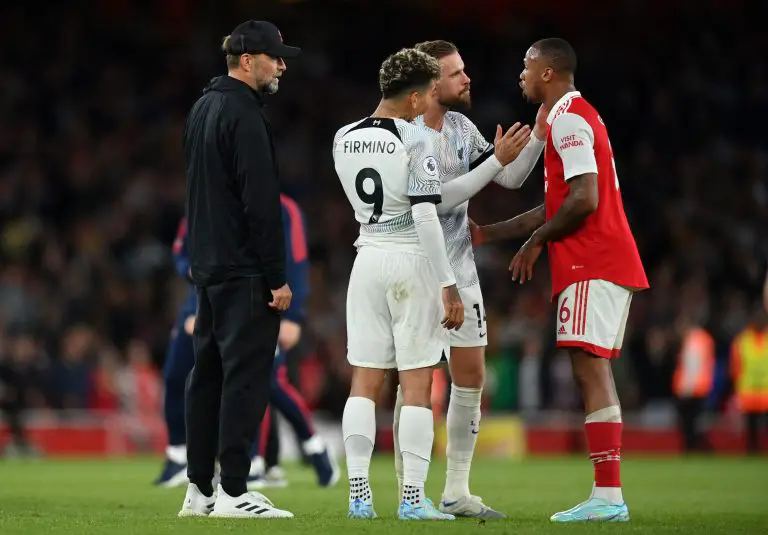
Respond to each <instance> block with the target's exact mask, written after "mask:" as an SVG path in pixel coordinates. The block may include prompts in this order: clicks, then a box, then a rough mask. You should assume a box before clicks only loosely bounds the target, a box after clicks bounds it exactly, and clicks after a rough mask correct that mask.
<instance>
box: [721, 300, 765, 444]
mask: <svg viewBox="0 0 768 535" xmlns="http://www.w3.org/2000/svg"><path fill="white" fill-rule="evenodd" d="M730 368H731V375H732V376H733V382H734V385H735V393H736V404H737V406H738V408H739V411H741V413H742V414H744V423H745V428H746V439H747V451H749V452H750V453H756V452H757V451H758V450H759V449H760V431H761V430H760V428H761V426H762V427H764V428H768V315H767V314H766V311H765V310H763V308H762V307H760V306H755V310H754V313H753V316H752V318H751V320H750V323H749V325H748V326H747V327H746V328H745V329H744V330H743V331H742V332H740V333H739V334H738V336H736V339H735V340H734V341H733V345H732V347H731V366H730Z"/></svg>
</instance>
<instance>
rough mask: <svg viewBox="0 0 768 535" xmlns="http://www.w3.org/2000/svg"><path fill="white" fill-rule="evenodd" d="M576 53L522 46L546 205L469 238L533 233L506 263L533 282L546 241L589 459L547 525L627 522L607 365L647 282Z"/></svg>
mask: <svg viewBox="0 0 768 535" xmlns="http://www.w3.org/2000/svg"><path fill="white" fill-rule="evenodd" d="M575 71H576V53H575V52H574V51H573V48H571V46H570V45H569V44H568V43H567V42H566V41H564V40H562V39H556V38H552V39H543V40H541V41H537V42H536V43H534V44H533V45H532V46H531V47H530V48H529V49H528V51H527V52H526V55H525V59H524V69H523V71H522V73H521V74H520V80H521V82H520V87H521V88H522V90H523V95H524V96H525V97H526V98H527V99H528V100H530V101H533V102H541V103H543V104H544V106H546V107H547V108H549V109H551V111H550V113H549V116H548V117H547V123H548V124H549V128H548V130H547V141H546V147H545V149H544V204H543V205H542V206H539V207H538V208H534V209H533V210H531V211H529V212H526V213H525V214H522V215H519V216H517V217H515V218H513V219H510V220H508V221H504V222H501V223H496V224H494V225H488V226H484V227H479V228H475V229H473V232H474V234H475V236H474V237H475V243H476V244H478V243H482V242H483V241H488V240H499V239H512V238H521V237H526V236H529V235H530V238H529V239H528V241H527V242H526V243H525V244H524V245H523V246H522V247H521V248H520V250H519V251H518V252H517V254H516V255H515V257H514V258H513V259H512V263H511V264H510V270H511V271H512V280H516V281H517V280H519V281H520V283H521V284H522V283H524V282H525V281H526V280H530V279H531V276H532V271H533V265H534V263H535V262H536V259H537V258H538V257H539V254H541V250H542V248H543V247H544V245H546V246H547V247H548V252H549V265H550V271H551V275H552V299H553V300H554V299H555V298H556V299H557V327H556V329H557V335H556V336H557V346H558V347H561V348H565V349H567V350H568V352H569V353H570V358H571V364H572V367H573V376H574V379H575V381H576V384H577V385H578V387H579V390H580V391H581V396H582V399H583V402H584V409H585V412H586V423H585V429H586V435H587V443H588V447H589V454H590V459H591V460H592V463H593V465H594V484H593V488H592V494H591V495H590V497H589V498H588V499H587V500H586V501H584V502H582V503H580V504H578V505H576V506H575V507H573V508H571V509H569V510H567V511H562V512H559V513H555V514H554V515H553V516H552V518H551V520H552V521H553V522H579V521H587V520H591V521H613V522H625V521H627V520H629V510H628V508H627V505H626V503H625V502H624V498H623V496H622V491H621V480H620V462H621V432H622V420H621V408H620V406H619V398H618V396H617V394H616V387H615V384H614V381H613V374H612V372H611V362H610V361H611V359H614V358H617V357H618V356H619V352H620V350H621V345H622V340H623V338H624V327H625V325H626V322H627V316H628V314H629V305H630V302H631V300H632V294H633V293H634V292H635V291H638V290H643V289H646V288H648V280H647V278H646V275H645V271H644V269H643V265H642V263H641V261H640V255H639V253H638V250H637V246H636V244H635V240H634V237H633V236H632V232H631V230H630V228H629V224H628V222H627V218H626V215H625V214H624V205H623V202H622V199H621V192H620V190H619V180H618V178H617V176H616V164H615V162H614V158H613V151H612V149H611V143H610V141H609V139H608V132H607V130H606V126H605V123H604V122H603V120H602V118H601V117H600V115H599V114H598V113H597V111H596V110H595V109H594V108H593V107H592V106H591V105H590V104H589V103H588V102H587V101H586V100H585V99H584V98H583V97H582V96H581V94H580V93H579V92H578V91H576V88H575V87H574V81H573V79H574V73H575Z"/></svg>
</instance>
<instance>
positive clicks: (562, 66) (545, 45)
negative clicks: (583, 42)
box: [533, 37, 576, 74]
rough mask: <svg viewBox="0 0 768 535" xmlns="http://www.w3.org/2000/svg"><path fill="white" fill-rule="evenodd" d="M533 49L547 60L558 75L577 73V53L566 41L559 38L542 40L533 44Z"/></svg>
mask: <svg viewBox="0 0 768 535" xmlns="http://www.w3.org/2000/svg"><path fill="white" fill-rule="evenodd" d="M533 48H535V49H536V50H538V51H539V52H540V53H541V55H542V56H544V57H545V58H546V59H547V61H548V62H549V66H550V67H552V70H553V71H555V72H556V73H558V74H575V73H576V52H575V51H574V50H573V47H572V46H571V45H570V44H569V43H568V41H566V40H565V39H560V38H559V37H549V38H547V39H541V40H539V41H536V42H535V43H533Z"/></svg>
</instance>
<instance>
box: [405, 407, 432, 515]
mask: <svg viewBox="0 0 768 535" xmlns="http://www.w3.org/2000/svg"><path fill="white" fill-rule="evenodd" d="M399 428H400V451H401V452H402V454H403V496H402V499H405V500H407V501H408V502H409V503H411V504H412V505H423V504H424V484H425V483H426V482H427V473H428V472H429V461H430V459H431V457H432V444H433V442H434V439H435V429H434V420H433V416H432V410H431V409H427V408H425V407H415V406H413V405H406V406H404V407H403V408H402V410H401V411H400V425H399Z"/></svg>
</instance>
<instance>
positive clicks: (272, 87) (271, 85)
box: [261, 79, 280, 95]
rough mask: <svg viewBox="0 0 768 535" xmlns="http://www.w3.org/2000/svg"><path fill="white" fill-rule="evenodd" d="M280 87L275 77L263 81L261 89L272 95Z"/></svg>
mask: <svg viewBox="0 0 768 535" xmlns="http://www.w3.org/2000/svg"><path fill="white" fill-rule="evenodd" d="M279 88H280V83H279V82H278V80H277V79H272V80H270V81H269V82H267V83H265V84H264V85H263V86H262V87H261V90H262V91H263V92H264V93H266V94H267V95H274V94H275V93H277V90H278V89H279Z"/></svg>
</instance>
